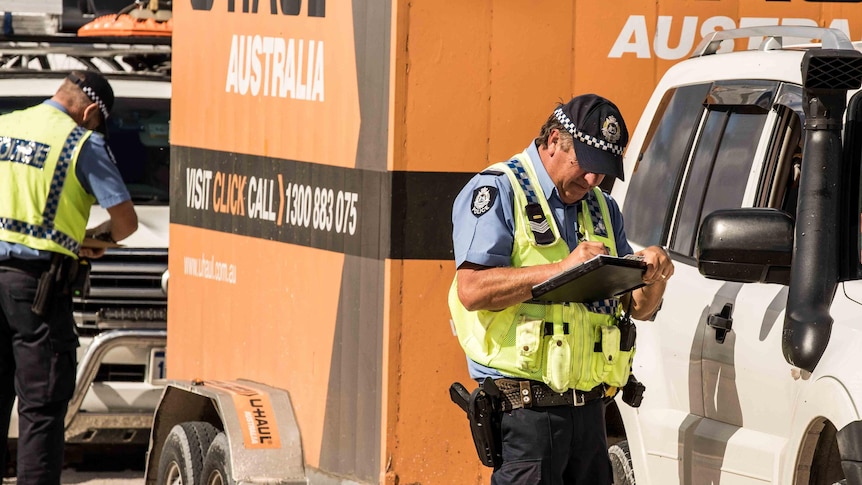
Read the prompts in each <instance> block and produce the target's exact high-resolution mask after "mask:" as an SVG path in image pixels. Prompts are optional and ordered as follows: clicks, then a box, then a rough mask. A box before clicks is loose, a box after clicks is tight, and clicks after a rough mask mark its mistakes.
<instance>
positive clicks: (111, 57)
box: [0, 35, 171, 77]
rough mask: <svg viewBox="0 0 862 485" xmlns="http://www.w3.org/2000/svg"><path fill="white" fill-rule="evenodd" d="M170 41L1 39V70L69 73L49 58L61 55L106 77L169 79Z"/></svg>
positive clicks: (23, 37) (149, 39) (133, 38)
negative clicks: (151, 76) (60, 71)
mask: <svg viewBox="0 0 862 485" xmlns="http://www.w3.org/2000/svg"><path fill="white" fill-rule="evenodd" d="M170 40H171V39H170V37H77V36H53V35H52V36H14V37H3V36H0V70H2V71H3V72H10V71H11V70H15V71H17V72H28V71H51V70H65V71H68V70H70V68H68V67H65V66H62V67H56V66H55V65H54V64H53V61H54V60H53V59H52V58H51V56H50V54H60V55H63V56H65V57H68V58H71V59H74V60H76V61H78V62H79V63H81V64H83V65H84V66H86V68H88V69H93V70H97V71H102V72H104V73H106V74H120V75H122V74H147V75H159V76H167V77H170V73H171V42H170Z"/></svg>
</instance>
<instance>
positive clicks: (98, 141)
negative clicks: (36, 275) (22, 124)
mask: <svg viewBox="0 0 862 485" xmlns="http://www.w3.org/2000/svg"><path fill="white" fill-rule="evenodd" d="M44 104H47V105H49V106H53V107H55V108H57V109H58V110H60V111H62V112H64V113H67V114H68V112H67V111H66V109H65V108H64V107H63V106H62V105H60V104H59V103H57V102H54V101H52V100H50V99H48V100H45V101H44ZM75 176H77V177H78V181H79V182H80V183H81V186H82V187H84V190H86V191H87V193H88V194H92V195H93V196H94V197H95V198H96V200H97V201H98V202H99V205H101V206H102V207H105V208H110V207H114V206H115V205H117V204H120V203H122V202H125V201H127V200H130V199H131V196H130V195H129V190H128V189H127V188H126V184H125V183H124V182H123V177H122V176H121V175H120V171H119V169H117V165H116V162H114V158H113V156H112V155H111V154H110V153H109V152H108V147H107V143H106V141H105V137H104V136H102V134H101V133H99V132H95V131H94V132H93V133H92V134H91V135H90V136H89V137H88V138H87V140H86V141H84V145H83V146H81V153H80V155H78V163H77V165H76V166H75ZM11 257H14V258H19V259H50V257H51V254H50V253H49V252H47V251H37V250H35V249H32V248H30V247H28V246H24V245H21V244H13V243H9V242H5V241H0V261H2V260H4V259H9V258H11Z"/></svg>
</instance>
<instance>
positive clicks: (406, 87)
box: [146, 0, 862, 485]
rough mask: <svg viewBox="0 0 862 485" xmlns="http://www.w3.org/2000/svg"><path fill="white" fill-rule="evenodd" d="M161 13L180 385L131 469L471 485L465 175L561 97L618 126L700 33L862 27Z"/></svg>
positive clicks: (162, 476) (555, 7)
mask: <svg viewBox="0 0 862 485" xmlns="http://www.w3.org/2000/svg"><path fill="white" fill-rule="evenodd" d="M173 9H174V12H173V13H174V22H175V24H174V25H175V27H174V39H173V53H174V54H173V56H174V57H173V61H174V66H173V81H172V82H173V103H172V119H171V134H170V139H171V144H172V160H173V162H172V169H171V170H172V185H171V228H170V231H171V248H170V263H169V269H170V273H171V284H170V289H169V318H168V343H167V345H168V348H167V352H168V360H167V367H168V377H169V378H171V379H172V381H171V382H170V384H169V385H168V386H167V388H166V390H165V393H164V394H163V397H162V401H161V404H160V406H159V409H158V410H157V413H156V416H155V419H154V426H153V432H152V439H151V444H150V447H151V448H150V452H149V455H148V466H147V472H146V480H147V483H156V482H159V483H165V482H169V483H178V482H182V483H187V484H189V485H191V484H197V483H202V482H203V483H208V484H209V483H212V484H214V483H220V482H228V483H233V482H243V483H251V482H266V483H272V482H277V483H323V484H357V483H363V484H365V483H380V484H388V485H395V484H420V483H421V484H423V485H430V484H443V485H449V484H478V483H487V482H488V477H489V475H490V471H489V469H487V468H485V467H483V466H482V465H481V464H480V462H479V460H478V459H477V456H476V450H475V448H474V445H473V443H472V441H471V436H470V431H469V427H468V422H467V420H466V418H465V416H464V413H463V412H462V411H461V410H460V409H458V408H457V407H456V406H455V405H454V404H453V403H452V402H450V399H449V396H448V387H449V385H450V384H451V383H452V382H453V381H462V382H467V381H468V380H469V377H468V375H467V371H466V365H465V358H464V355H463V353H462V351H461V349H460V347H459V346H458V343H457V339H456V338H454V337H453V334H452V330H451V328H450V325H449V312H448V308H447V305H446V295H447V291H448V288H449V285H450V283H451V281H452V277H453V275H454V272H455V268H454V264H453V261H452V259H453V258H452V244H451V240H450V237H451V213H450V212H451V204H452V200H453V199H454V196H455V194H456V193H457V191H458V190H459V189H460V188H461V186H462V185H463V183H464V182H466V180H468V179H469V177H470V176H471V175H472V174H473V173H475V172H476V171H478V170H481V169H482V168H483V167H485V166H487V165H488V164H490V163H493V162H496V161H499V160H504V159H506V158H507V157H508V156H510V155H511V154H513V153H516V152H519V151H521V150H522V149H523V147H524V146H525V145H526V144H527V143H528V142H529V140H530V138H531V137H532V136H534V135H535V134H536V133H537V130H538V127H539V126H540V125H541V124H542V122H543V121H544V119H545V118H546V117H547V115H548V113H550V112H551V111H552V110H553V107H554V105H555V103H557V102H559V101H565V100H567V99H568V98H569V97H570V96H572V95H573V94H577V93H584V92H597V93H599V94H602V95H604V96H606V97H608V98H610V99H613V100H615V101H616V102H617V103H618V104H619V106H620V107H621V109H622V111H623V114H624V116H625V117H626V119H627V120H628V123H629V125H630V129H633V128H634V123H635V122H636V120H637V119H638V116H639V112H640V110H641V108H642V107H643V106H644V104H645V103H646V101H647V99H648V97H649V95H650V93H651V91H652V89H653V87H654V86H655V84H656V82H657V80H658V79H659V78H660V76H661V75H662V73H663V72H664V71H665V70H666V69H667V68H668V67H670V66H671V65H672V64H673V63H674V62H675V61H677V60H679V59H682V58H685V57H686V56H688V55H689V53H690V52H691V50H692V49H693V48H694V47H695V45H696V44H697V42H698V41H699V40H700V39H701V38H702V36H703V35H704V34H706V33H709V32H712V31H714V30H721V29H728V28H735V27H745V26H752V25H764V24H766V25H769V24H772V25H779V24H783V25H819V26H824V27H833V28H837V29H839V30H843V31H845V32H846V33H847V34H848V35H849V36H850V38H852V39H859V38H862V23H860V21H862V5H858V4H853V3H837V2H833V3H814V2H806V1H803V0H790V1H786V0H785V1H770V0H656V1H650V2H646V1H643V0H619V1H616V2H612V3H608V2H598V1H592V0H581V1H577V0H572V1H559V0H533V1H529V2H525V1H511V0H509V1H501V0H475V1H464V0H409V1H408V0H397V1H387V0H353V1H344V0H306V1H301V0H269V1H266V0H178V1H175V2H174V3H173ZM738 42H742V41H738ZM743 47H745V46H743ZM647 385H648V383H647ZM468 387H470V386H469V385H468ZM646 398H647V399H649V395H648V394H647V396H646ZM620 405H621V406H622V405H623V404H620ZM610 406H611V408H610V409H609V412H608V416H609V425H608V426H609V434H610V435H611V437H612V438H613V437H619V436H620V434H621V433H624V432H625V430H624V429H622V426H621V424H620V421H619V420H618V419H615V418H614V417H615V416H618V413H615V412H614V411H613V408H614V407H615V406H616V404H613V403H612V404H611V405H610Z"/></svg>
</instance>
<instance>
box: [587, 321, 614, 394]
mask: <svg viewBox="0 0 862 485" xmlns="http://www.w3.org/2000/svg"><path fill="white" fill-rule="evenodd" d="M600 328H601V342H599V345H597V346H596V347H598V348H596V349H595V351H594V352H593V366H592V367H593V379H595V380H597V381H599V382H607V377H608V375H609V374H610V373H611V371H612V369H613V368H614V366H615V365H616V364H617V361H618V360H619V358H620V329H619V327H617V326H616V325H612V326H603V327H600ZM599 350H601V351H599Z"/></svg>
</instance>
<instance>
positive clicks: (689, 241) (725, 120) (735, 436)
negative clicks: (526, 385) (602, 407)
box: [608, 27, 862, 485]
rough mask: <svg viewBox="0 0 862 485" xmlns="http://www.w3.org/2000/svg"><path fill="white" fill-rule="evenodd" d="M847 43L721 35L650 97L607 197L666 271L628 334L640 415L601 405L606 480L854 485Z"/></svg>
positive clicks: (853, 116) (857, 366)
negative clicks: (669, 263)
mask: <svg viewBox="0 0 862 485" xmlns="http://www.w3.org/2000/svg"><path fill="white" fill-rule="evenodd" d="M749 37H762V38H763V43H762V44H761V47H760V49H758V50H754V51H746V52H730V53H716V51H717V50H718V48H719V46H720V45H721V43H722V42H726V43H733V42H734V40H733V39H741V38H746V39H747V38H749ZM789 37H794V38H800V37H801V38H804V39H821V42H822V44H821V43H817V44H810V45H804V46H796V47H789V46H782V38H789ZM858 49H859V44H858V43H855V44H853V43H851V42H850V41H849V40H848V39H847V37H846V36H845V35H844V34H842V33H841V32H839V31H836V30H827V29H818V28H810V27H806V28H799V27H768V28H750V29H738V30H732V31H724V32H716V33H714V34H712V35H711V36H709V37H707V38H706V39H704V41H703V43H702V44H701V45H700V47H698V49H697V51H696V52H695V54H694V55H693V56H692V58H691V59H688V60H685V61H683V62H681V63H679V64H677V65H676V66H674V67H673V68H671V69H670V70H669V71H668V72H667V73H666V74H665V76H664V77H663V79H662V80H661V82H660V83H659V84H658V86H657V88H656V89H655V92H654V93H653V95H652V97H651V99H650V101H649V103H648V104H647V106H646V109H645V111H644V113H643V115H642V117H641V119H640V122H639V123H638V125H637V128H636V130H635V131H634V134H633V137H632V140H631V142H630V144H629V146H628V149H627V152H626V156H625V169H626V181H625V182H617V183H616V184H615V186H614V187H613V191H612V195H613V196H614V198H616V200H617V201H619V203H620V204H621V206H622V208H623V214H624V216H625V223H626V233H627V236H628V238H629V240H630V241H631V242H632V245H633V246H637V247H645V246H650V245H654V244H660V245H663V246H666V247H667V249H668V250H669V252H670V253H671V255H672V257H673V259H674V263H675V266H676V272H675V275H674V276H673V278H672V279H671V280H670V282H669V283H668V287H667V292H666V294H665V297H664V302H663V306H662V309H661V311H660V312H659V313H658V315H657V318H656V319H655V321H654V322H643V323H640V324H639V325H638V340H637V349H638V350H637V355H636V356H635V359H634V366H633V372H634V375H635V376H636V377H637V379H638V380H640V381H641V382H643V383H644V384H645V385H646V393H645V394H644V399H643V403H642V405H641V406H640V407H639V408H631V407H629V406H626V405H624V404H623V403H622V402H621V400H619V399H618V400H617V403H618V404H617V403H614V404H613V405H612V406H611V407H610V408H609V412H608V416H609V423H610V424H609V437H610V440H611V443H612V446H611V455H612V461H613V463H614V467H615V471H616V476H617V483H634V482H635V480H636V481H637V483H638V484H639V485H647V484H653V485H667V484H692V483H698V484H700V483H703V484H718V483H720V484H722V485H728V484H734V485H736V484H764V483H775V484H795V485H801V484H806V485H832V484H833V483H847V484H856V485H859V484H862V318H860V317H862V284H860V282H859V281H858V280H859V279H862V263H860V251H862V238H860V215H862V196H860V195H862V194H861V193H860V179H862V177H861V176H860V165H862V125H861V124H860V120H862V103H860V100H862V94H857V93H856V90H857V89H858V88H859V86H860V82H862V53H860V52H858ZM722 50H724V49H722ZM845 109H846V112H845ZM629 454H630V458H629Z"/></svg>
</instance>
